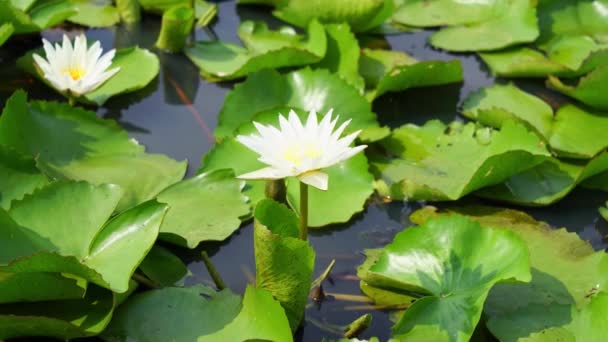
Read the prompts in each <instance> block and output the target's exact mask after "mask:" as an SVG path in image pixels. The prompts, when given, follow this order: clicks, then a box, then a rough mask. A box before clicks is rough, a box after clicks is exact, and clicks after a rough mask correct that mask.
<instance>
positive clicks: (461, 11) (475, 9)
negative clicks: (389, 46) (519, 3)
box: [392, 0, 509, 27]
mask: <svg viewBox="0 0 608 342" xmlns="http://www.w3.org/2000/svg"><path fill="white" fill-rule="evenodd" d="M508 10H509V2H508V1H504V0H489V1H476V2H472V1H471V2H466V1H458V0H431V1H428V0H413V1H404V2H403V5H401V6H399V7H398V9H397V10H396V11H395V13H394V14H393V16H392V19H393V20H394V21H396V22H398V23H401V24H404V25H409V26H418V27H433V26H446V25H449V26H452V25H463V24H475V23H479V22H483V21H487V20H490V19H493V18H495V17H497V16H500V15H501V14H503V13H504V12H505V11H508Z"/></svg>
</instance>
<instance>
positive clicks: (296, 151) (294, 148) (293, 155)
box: [283, 144, 321, 165]
mask: <svg viewBox="0 0 608 342" xmlns="http://www.w3.org/2000/svg"><path fill="white" fill-rule="evenodd" d="M320 156H321V150H320V149H319V147H318V146H316V145H315V144H304V145H291V146H289V147H287V149H285V152H284V153H283V158H284V159H285V160H287V161H288V162H290V163H293V164H294V165H300V164H301V163H302V160H303V159H304V158H308V159H315V158H319V157H320Z"/></svg>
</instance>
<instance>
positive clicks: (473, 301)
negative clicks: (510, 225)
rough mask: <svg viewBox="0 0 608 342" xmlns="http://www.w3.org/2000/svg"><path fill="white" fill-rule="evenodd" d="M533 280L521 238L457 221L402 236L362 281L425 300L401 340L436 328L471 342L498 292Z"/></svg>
mask: <svg viewBox="0 0 608 342" xmlns="http://www.w3.org/2000/svg"><path fill="white" fill-rule="evenodd" d="M471 251H475V252H474V253H472V252H471ZM530 278H531V276H530V266H529V261H528V251H527V248H526V245H525V244H524V242H523V241H522V240H521V239H519V238H518V237H517V236H516V235H515V234H513V233H512V232H507V231H502V230H491V229H485V228H483V227H481V226H480V225H479V223H477V222H475V221H473V220H470V219H467V218H465V217H462V216H451V217H440V218H438V219H434V220H429V221H427V222H425V223H424V224H423V225H421V226H419V227H414V228H409V229H406V230H405V231H403V232H401V233H399V234H397V236H396V237H395V239H394V240H393V242H392V243H391V244H389V245H388V246H386V247H385V248H384V249H383V251H382V254H381V255H380V257H379V258H378V260H377V262H376V263H375V264H373V265H371V267H370V268H369V270H368V272H367V278H365V279H362V280H364V281H366V282H367V283H369V284H371V285H373V286H377V287H382V288H387V289H393V290H394V291H404V292H406V293H408V292H409V293H412V294H419V295H420V296H421V298H420V299H418V300H417V301H416V302H415V303H414V304H413V305H412V306H411V307H409V308H408V309H407V310H406V311H405V313H404V314H403V316H402V317H401V319H400V321H399V322H397V324H395V326H394V327H393V333H394V334H395V335H401V334H407V333H411V332H415V331H417V330H419V329H425V327H427V328H428V327H431V328H432V327H436V328H438V329H439V330H442V331H444V332H445V333H447V335H448V336H449V339H450V340H451V341H468V340H469V338H470V337H471V335H472V333H473V331H474V329H475V326H476V325H477V322H478V321H479V319H480V316H481V313H482V309H483V305H484V301H485V300H486V296H487V295H488V293H489V291H490V290H491V289H492V288H493V286H495V284H497V283H501V282H505V281H509V282H513V280H517V281H524V282H525V281H529V280H530Z"/></svg>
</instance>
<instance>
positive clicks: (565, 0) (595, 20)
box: [537, 0, 608, 43]
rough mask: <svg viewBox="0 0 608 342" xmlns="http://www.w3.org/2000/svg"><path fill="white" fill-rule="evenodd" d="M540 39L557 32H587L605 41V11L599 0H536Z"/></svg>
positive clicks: (607, 40) (607, 19) (607, 27)
mask: <svg viewBox="0 0 608 342" xmlns="http://www.w3.org/2000/svg"><path fill="white" fill-rule="evenodd" d="M537 11H538V25H539V27H540V31H541V36H540V38H539V40H540V43H545V42H548V41H550V40H552V39H554V38H555V37H560V36H580V35H588V36H590V37H591V38H593V39H594V40H597V41H600V42H604V43H608V13H607V12H606V4H605V3H604V2H603V1H586V0H573V1H570V0H552V1H546V0H545V1H539V4H538V10H537Z"/></svg>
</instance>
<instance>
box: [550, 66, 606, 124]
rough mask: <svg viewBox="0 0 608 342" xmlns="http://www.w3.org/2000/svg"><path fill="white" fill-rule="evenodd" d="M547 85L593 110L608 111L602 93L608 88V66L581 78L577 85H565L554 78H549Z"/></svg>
mask: <svg viewBox="0 0 608 342" xmlns="http://www.w3.org/2000/svg"><path fill="white" fill-rule="evenodd" d="M547 85H548V86H549V88H551V89H554V90H557V91H559V92H560V93H562V94H564V95H568V96H570V97H573V98H575V99H577V100H579V101H581V102H582V103H584V104H586V105H589V106H591V107H593V108H597V109H601V110H608V99H606V96H605V94H604V92H603V91H602V89H606V87H608V67H606V66H602V67H598V68H597V69H595V70H593V71H591V72H590V73H589V74H587V75H585V76H584V77H581V78H580V80H579V81H578V83H577V84H576V85H572V84H567V83H564V82H563V81H562V80H560V79H559V78H557V77H554V76H549V79H548V80H547ZM607 117H608V116H607Z"/></svg>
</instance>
